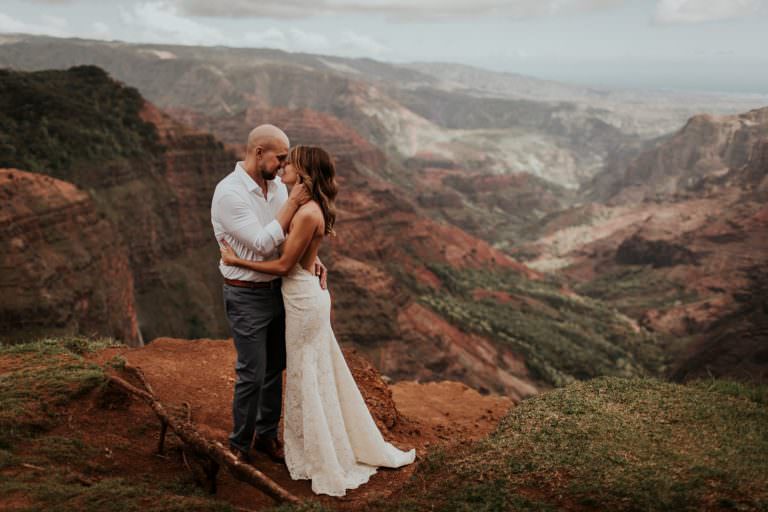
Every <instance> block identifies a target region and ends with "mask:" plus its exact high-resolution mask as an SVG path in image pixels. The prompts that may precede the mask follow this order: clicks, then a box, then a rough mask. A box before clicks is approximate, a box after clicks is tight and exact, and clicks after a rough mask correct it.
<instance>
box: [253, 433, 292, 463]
mask: <svg viewBox="0 0 768 512" xmlns="http://www.w3.org/2000/svg"><path fill="white" fill-rule="evenodd" d="M253 447H254V448H255V449H256V450H258V451H260V452H262V453H266V454H267V456H268V457H269V458H270V459H272V460H273V461H275V462H285V452H283V443H281V442H280V441H279V440H277V439H275V438H274V437H267V438H257V439H256V442H255V443H254V444H253Z"/></svg>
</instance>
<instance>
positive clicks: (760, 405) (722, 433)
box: [374, 378, 768, 512]
mask: <svg viewBox="0 0 768 512" xmlns="http://www.w3.org/2000/svg"><path fill="white" fill-rule="evenodd" d="M766 507H768V388H765V387H762V388H756V387H747V386H742V385H740V384H735V383H732V382H726V381H706V382H705V381H701V382H697V383H693V384H689V385H685V386H682V385H676V384H668V383H664V382H660V381H656V380H647V379H630V380H627V379H619V378H600V379H596V380H593V381H590V382H581V383H576V384H572V385H570V386H568V387H566V388H563V389H559V390H555V391H552V392H550V393H547V394H544V395H541V396H538V397H535V398H532V399H529V400H526V401H525V402H523V403H522V404H521V405H520V406H518V407H516V408H515V409H513V410H512V412H511V413H510V414H509V416H508V417H507V418H505V419H504V420H503V422H502V423H501V425H500V426H499V428H498V429H497V430H496V432H495V433H494V434H492V435H491V436H489V437H488V438H487V439H485V440H483V441H482V442H479V443H477V444H474V445H471V446H466V447H464V448H463V449H460V450H457V451H452V452H434V453H432V454H431V455H430V456H429V457H428V458H427V460H426V461H425V462H424V463H422V465H421V466H420V467H419V469H418V471H417V472H416V474H415V475H414V476H413V478H412V480H411V482H410V484H409V486H408V487H407V488H405V489H404V490H403V491H402V493H401V495H400V496H399V498H398V499H390V500H389V501H388V502H387V503H382V504H379V506H377V507H375V508H374V510H377V511H379V512H393V511H419V510H425V511H426V510H430V511H441V512H449V511H450V512H458V511H470V510H471V511H492V510H493V511H496V510H596V509H599V510H659V511H662V510H691V511H698V510H731V509H733V510H765V509H766Z"/></svg>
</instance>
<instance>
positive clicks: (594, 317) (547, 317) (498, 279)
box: [421, 265, 664, 386]
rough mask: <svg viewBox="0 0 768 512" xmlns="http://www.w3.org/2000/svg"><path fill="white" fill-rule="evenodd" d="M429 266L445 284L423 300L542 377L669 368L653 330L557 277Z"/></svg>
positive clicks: (554, 381)
mask: <svg viewBox="0 0 768 512" xmlns="http://www.w3.org/2000/svg"><path fill="white" fill-rule="evenodd" d="M430 268H431V270H432V271H433V272H434V273H435V274H437V275H438V276H439V277H440V279H441V280H442V281H443V284H444V287H445V288H444V289H442V290H434V289H425V290H423V294H422V296H421V300H422V302H424V303H425V304H427V305H428V306H430V307H431V308H433V309H434V310H435V311H437V312H439V313H440V314H441V315H443V316H445V317H446V318H448V319H449V320H450V321H451V322H453V323H454V324H455V325H457V326H458V327H460V328H461V329H463V330H465V331H468V332H476V333H478V334H482V335H484V336H487V337H489V338H491V339H494V340H496V341H497V342H498V343H500V344H502V345H505V346H507V347H509V348H511V349H512V350H513V351H515V352H517V353H519V354H520V355H522V356H523V357H524V359H525V362H526V365H527V366H528V369H529V370H530V371H531V374H532V376H533V377H534V378H536V379H538V380H541V381H543V382H546V383H548V384H550V385H554V386H562V385H565V384H568V383H570V382H572V381H574V380H576V379H589V378H593V377H598V376H602V375H612V376H623V377H631V376H644V375H658V374H660V373H661V372H662V371H663V369H664V359H663V357H662V353H661V351H660V350H659V348H658V346H657V344H656V343H657V342H656V340H655V339H654V338H653V337H651V336H650V335H649V334H648V333H645V332H644V331H642V330H639V329H637V328H636V327H635V326H634V324H632V323H631V321H629V320H628V319H627V318H626V317H624V316H622V315H620V314H618V313H617V312H616V311H615V310H613V309H611V308H608V307H607V306H605V305H604V304H603V303H601V302H598V301H595V300H592V299H589V298H585V297H581V296H577V295H575V294H569V293H567V292H566V291H565V290H563V289H562V288H561V286H560V285H559V284H558V283H556V282H548V281H545V280H539V281H534V280H530V279H525V278H521V277H520V276H519V275H517V274H515V273H512V272H502V271H495V272H491V271H481V270H463V271H456V270H453V269H451V268H449V267H446V266H436V265H433V266H431V267H430ZM488 292H491V293H488Z"/></svg>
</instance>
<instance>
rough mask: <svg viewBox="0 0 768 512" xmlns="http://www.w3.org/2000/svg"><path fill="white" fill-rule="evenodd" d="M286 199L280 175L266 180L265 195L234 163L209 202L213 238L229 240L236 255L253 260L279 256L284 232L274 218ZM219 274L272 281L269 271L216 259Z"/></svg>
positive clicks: (285, 190)
mask: <svg viewBox="0 0 768 512" xmlns="http://www.w3.org/2000/svg"><path fill="white" fill-rule="evenodd" d="M287 200H288V190H287V189H286V187H285V185H284V184H283V182H282V181H280V178H279V177H275V179H274V180H271V181H267V198H266V199H265V198H264V194H263V192H262V190H261V187H260V186H259V185H258V184H257V183H256V182H255V181H254V180H253V178H251V177H250V176H249V175H248V173H247V172H246V171H245V168H244V167H243V162H237V165H235V170H234V171H232V172H231V173H230V174H229V175H227V176H226V177H225V178H224V179H223V180H221V181H220V182H219V184H218V185H216V191H215V192H214V193H213V200H212V201H211V222H212V223H213V233H214V235H215V236H216V240H217V241H218V240H221V239H222V238H223V239H225V240H226V241H227V242H229V245H231V246H232V248H233V249H234V251H235V252H236V253H237V255H238V256H240V257H241V258H244V259H248V260H253V261H265V260H273V259H276V258H277V257H279V253H278V250H277V248H278V246H279V245H280V244H282V243H283V241H285V233H283V228H282V227H281V226H280V223H279V222H277V220H275V217H276V216H277V212H279V211H280V208H282V207H283V205H284V204H285V202H286V201H287ZM219 270H220V271H221V275H223V276H224V277H225V278H227V279H239V280H241V281H271V280H273V279H275V278H276V276H272V275H269V274H262V273H260V272H254V271H253V270H249V269H245V268H242V267H233V266H229V265H224V264H223V263H221V260H219Z"/></svg>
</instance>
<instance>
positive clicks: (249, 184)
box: [235, 161, 280, 199]
mask: <svg viewBox="0 0 768 512" xmlns="http://www.w3.org/2000/svg"><path fill="white" fill-rule="evenodd" d="M243 164H244V162H242V161H241V162H237V165H235V172H236V173H237V175H238V176H240V179H241V180H242V181H243V184H244V185H245V187H246V188H247V189H248V192H251V193H253V192H257V193H258V194H259V195H260V196H261V197H264V193H263V191H262V190H261V187H260V186H259V184H258V183H256V181H254V179H253V178H251V176H250V174H248V173H247V172H246V170H245V166H244V165H243ZM278 180H280V176H275V179H273V180H269V181H268V182H267V190H268V191H269V197H270V199H271V198H272V197H274V192H275V191H276V190H277V183H278Z"/></svg>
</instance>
